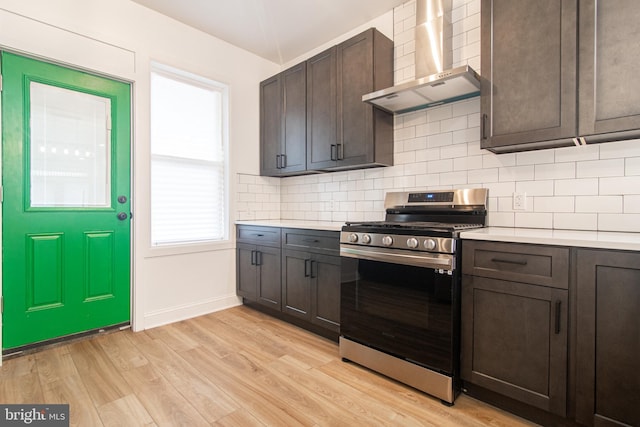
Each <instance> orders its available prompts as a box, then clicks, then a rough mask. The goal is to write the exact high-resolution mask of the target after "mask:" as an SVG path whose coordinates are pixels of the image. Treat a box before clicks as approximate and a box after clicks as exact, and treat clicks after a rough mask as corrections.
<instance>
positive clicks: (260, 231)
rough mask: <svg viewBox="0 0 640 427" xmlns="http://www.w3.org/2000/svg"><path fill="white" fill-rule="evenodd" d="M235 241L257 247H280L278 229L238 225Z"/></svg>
mask: <svg viewBox="0 0 640 427" xmlns="http://www.w3.org/2000/svg"><path fill="white" fill-rule="evenodd" d="M236 230H237V231H236V233H237V234H236V239H237V240H238V241H239V242H244V243H255V244H258V245H268V246H280V228H278V227H256V226H252V225H238V226H237V228H236Z"/></svg>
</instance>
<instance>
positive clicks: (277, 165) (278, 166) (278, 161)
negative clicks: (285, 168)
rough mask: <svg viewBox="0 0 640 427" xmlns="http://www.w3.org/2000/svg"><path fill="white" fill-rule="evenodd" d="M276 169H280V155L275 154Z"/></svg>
mask: <svg viewBox="0 0 640 427" xmlns="http://www.w3.org/2000/svg"><path fill="white" fill-rule="evenodd" d="M276 169H281V168H280V154H276Z"/></svg>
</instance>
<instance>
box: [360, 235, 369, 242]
mask: <svg viewBox="0 0 640 427" xmlns="http://www.w3.org/2000/svg"><path fill="white" fill-rule="evenodd" d="M362 243H371V236H369V235H368V234H363V235H362Z"/></svg>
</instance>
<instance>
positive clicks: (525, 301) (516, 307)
mask: <svg viewBox="0 0 640 427" xmlns="http://www.w3.org/2000/svg"><path fill="white" fill-rule="evenodd" d="M567 298H568V291H566V290H561V289H554V288H548V287H543V286H535V285H528V284H524V283H517V282H508V281H503V280H496V279H489V278H484V277H476V276H467V275H465V276H463V282H462V359H461V362H462V367H461V368H462V378H463V379H464V380H465V381H468V382H471V383H473V384H476V385H479V386H481V387H484V388H486V389H489V390H492V391H495V392H497V393H500V394H503V395H506V396H508V397H511V398H512V399H516V400H519V401H521V402H525V403H527V404H529V405H532V406H535V407H538V408H540V409H543V410H545V411H548V412H552V413H554V414H558V415H560V416H565V415H566V404H567V399H566V391H567V337H568V334H567V318H568V316H567Z"/></svg>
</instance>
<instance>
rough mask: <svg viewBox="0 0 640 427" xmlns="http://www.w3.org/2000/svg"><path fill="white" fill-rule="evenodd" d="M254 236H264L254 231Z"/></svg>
mask: <svg viewBox="0 0 640 427" xmlns="http://www.w3.org/2000/svg"><path fill="white" fill-rule="evenodd" d="M254 236H256V237H264V234H260V233H256V234H254Z"/></svg>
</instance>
